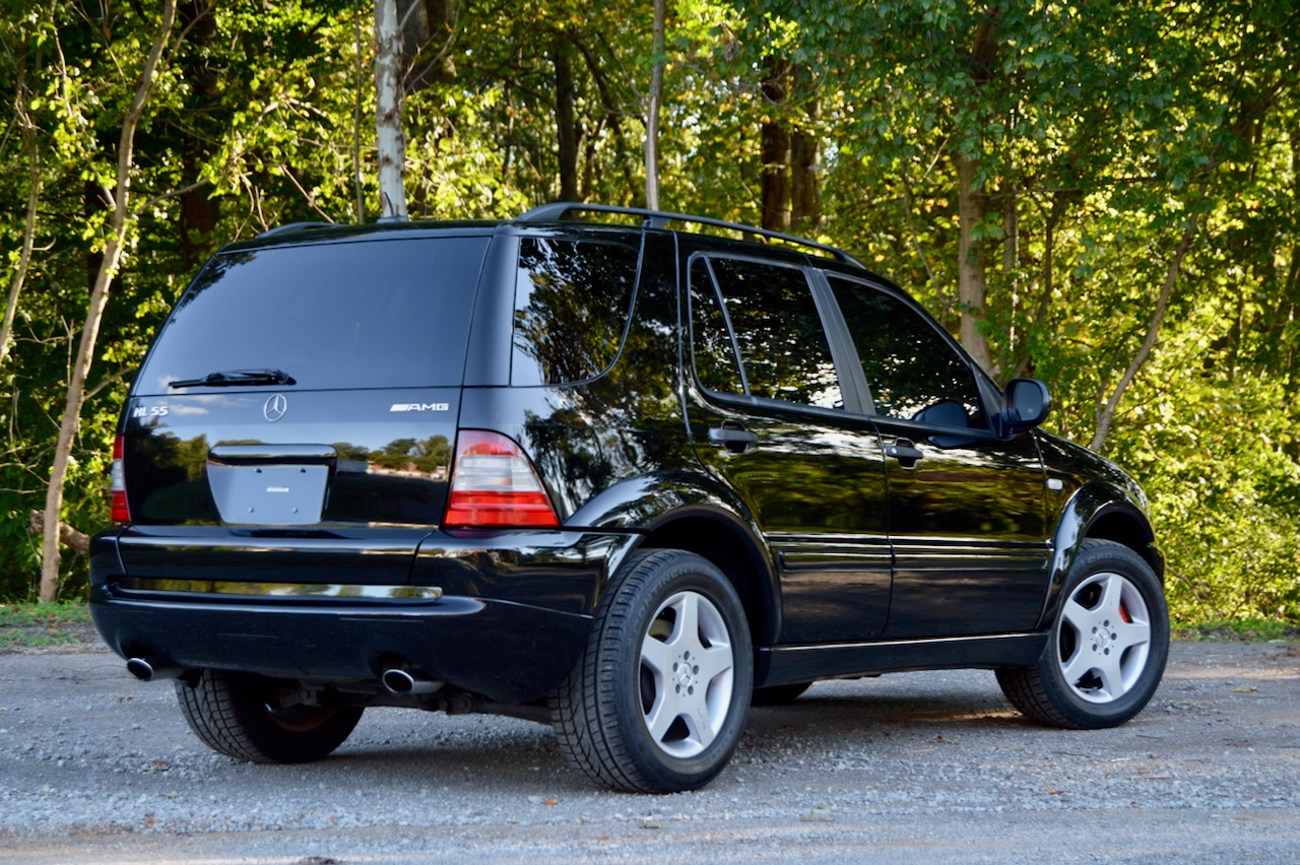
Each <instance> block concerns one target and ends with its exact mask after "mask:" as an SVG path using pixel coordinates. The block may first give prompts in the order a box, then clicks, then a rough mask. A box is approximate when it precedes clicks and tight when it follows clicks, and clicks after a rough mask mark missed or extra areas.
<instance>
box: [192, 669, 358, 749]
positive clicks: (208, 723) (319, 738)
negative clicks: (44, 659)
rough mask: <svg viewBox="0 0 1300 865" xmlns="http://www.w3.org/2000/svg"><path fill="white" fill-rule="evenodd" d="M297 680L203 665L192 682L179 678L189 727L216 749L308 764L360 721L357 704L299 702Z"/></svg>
mask: <svg viewBox="0 0 1300 865" xmlns="http://www.w3.org/2000/svg"><path fill="white" fill-rule="evenodd" d="M297 694H298V685H297V683H296V682H289V681H282V680H277V679H267V678H263V677H261V676H254V675H251V674H248V673H233V672H229V671H226V670H204V671H203V672H202V673H201V674H200V675H199V678H198V681H197V682H196V683H195V684H194V686H193V687H191V686H190V685H188V684H186V683H185V682H181V681H177V682H176V696H177V699H178V700H179V701H180V704H181V712H182V713H183V714H184V715H185V720H186V721H188V722H189V725H190V729H191V730H193V731H194V735H196V736H198V737H199V738H200V739H202V740H203V742H204V743H205V744H206V745H207V746H208V747H210V748H211V749H212V750H214V751H216V752H218V753H220V754H225V755H227V756H230V757H234V758H236V759H239V760H247V761H249V762H252V763H308V762H311V761H312V760H319V759H321V758H322V757H325V756H326V755H328V754H329V753H330V752H331V751H333V750H334V749H335V748H337V747H338V746H339V745H342V744H343V742H344V740H346V739H347V737H348V735H349V734H351V732H352V730H353V728H354V727H356V725H357V721H359V720H361V712H362V711H363V710H362V709H361V708H360V707H358V706H344V705H331V706H307V705H303V704H301V703H297V702H295V701H296V697H297Z"/></svg>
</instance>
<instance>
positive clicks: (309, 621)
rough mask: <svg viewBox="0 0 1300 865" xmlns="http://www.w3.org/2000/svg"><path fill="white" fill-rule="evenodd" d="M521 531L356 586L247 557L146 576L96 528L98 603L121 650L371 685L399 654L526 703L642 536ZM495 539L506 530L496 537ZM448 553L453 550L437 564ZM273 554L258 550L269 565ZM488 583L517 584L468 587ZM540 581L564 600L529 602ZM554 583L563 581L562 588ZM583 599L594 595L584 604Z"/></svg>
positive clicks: (571, 655)
mask: <svg viewBox="0 0 1300 865" xmlns="http://www.w3.org/2000/svg"><path fill="white" fill-rule="evenodd" d="M521 534H522V533H516V534H512V535H501V536H495V537H488V536H484V537H479V538H474V539H448V538H443V539H441V540H442V543H441V544H440V548H439V549H438V550H437V551H436V552H435V551H433V550H429V551H424V550H422V551H421V554H420V555H419V556H417V563H416V565H415V567H414V568H413V570H414V572H415V574H416V579H415V582H414V583H410V584H406V585H402V586H378V585H365V586H348V585H346V582H347V578H348V575H347V574H339V575H335V583H334V584H326V583H318V584H303V583H297V584H292V585H291V584H287V583H286V584H275V583H268V582H265V581H264V580H265V577H264V576H262V577H261V580H263V581H259V582H257V583H243V584H241V583H240V581H239V580H240V576H241V574H240V570H239V569H238V568H237V567H228V568H225V569H223V570H224V571H225V572H224V573H223V574H222V577H223V578H224V579H223V580H222V581H219V582H217V581H213V582H205V581H203V580H195V579H193V578H189V577H187V576H186V575H183V574H177V576H176V577H174V578H164V577H162V576H161V575H160V574H158V573H157V571H156V570H154V572H153V573H151V574H150V576H149V577H147V578H141V577H136V576H134V575H130V574H127V573H126V569H125V568H124V567H122V565H121V562H122V559H121V557H120V556H119V555H117V550H116V549H115V547H116V546H117V541H116V537H114V534H113V532H106V533H103V534H101V535H99V536H97V537H96V538H95V539H94V549H93V550H92V567H91V598H90V610H91V615H92V617H93V619H94V621H95V624H96V626H97V627H98V628H99V631H100V633H101V634H102V635H103V637H104V639H105V641H106V642H107V643H108V645H109V646H110V647H111V648H112V649H113V650H114V651H115V652H117V653H118V654H119V655H121V656H122V657H124V658H129V657H156V658H160V659H165V660H166V661H167V662H168V663H169V664H170V665H174V666H178V667H182V668H188V669H197V668H204V667H212V668H219V669H229V670H240V671H245V672H253V673H260V674H263V675H268V676H278V677H289V678H299V679H306V680H312V681H317V682H337V683H340V684H344V683H346V684H347V685H349V686H351V687H357V686H360V687H373V688H374V689H375V690H378V689H379V688H380V684H379V676H380V674H381V673H382V672H383V670H384V669H386V668H388V667H390V666H393V665H394V664H396V663H400V664H403V665H406V666H408V667H412V668H415V669H418V670H420V671H422V672H423V673H425V674H426V675H428V676H429V677H430V678H433V679H438V680H442V681H445V682H447V683H449V684H451V685H454V686H456V687H459V688H463V689H465V690H467V691H472V692H474V693H478V694H482V695H484V696H486V697H488V698H489V699H491V700H493V701H496V702H499V703H506V704H522V703H528V702H531V701H533V700H537V699H539V698H541V697H544V696H545V695H546V694H548V693H550V692H551V691H553V690H554V689H555V688H556V687H557V686H558V685H559V684H560V683H561V682H562V681H563V680H564V677H565V676H567V675H568V673H569V671H570V670H571V669H572V668H573V665H574V663H576V661H577V659H578V656H579V655H580V654H581V652H582V650H583V648H584V647H585V645H586V642H587V636H588V633H589V631H590V628H591V621H592V616H591V609H590V607H587V604H588V603H594V598H596V597H597V596H598V592H599V587H600V585H601V584H603V582H604V581H605V580H606V578H607V576H608V574H609V573H610V571H611V570H612V569H613V567H615V566H616V565H617V562H618V561H619V560H620V559H621V558H622V555H623V554H625V553H626V552H627V550H628V549H629V548H630V547H631V546H632V545H633V544H634V543H635V540H636V538H635V536H634V535H624V534H618V535H614V534H599V535H596V534H592V533H580V532H548V533H535V534H532V535H531V536H530V537H529V538H528V540H530V541H531V543H530V544H523V545H521V544H519V543H518V541H520V540H521V537H520V535H521ZM493 540H496V541H501V540H506V541H508V542H509V543H508V545H507V546H502V547H500V548H494V547H492V546H491V544H492V542H493ZM453 542H454V543H453ZM471 543H472V544H473V545H474V550H473V551H472V553H471V552H469V551H467V549H466V545H467V544H471ZM449 545H454V546H455V547H457V550H456V551H455V553H450V551H449V550H448V546H449ZM449 553H450V557H451V561H447V562H445V563H444V564H443V566H442V567H438V566H437V564H438V563H439V561H440V560H442V559H443V557H444V556H448V555H449ZM439 554H441V555H439ZM278 555H280V556H285V557H289V556H291V555H292V554H291V553H290V552H288V551H285V552H281V553H279V554H278ZM159 564H161V562H159ZM264 564H265V563H264V562H259V563H258V568H257V570H258V572H259V574H264V573H265V568H264ZM421 564H423V565H425V566H433V567H426V568H422V567H421ZM444 570H450V571H454V573H455V574H456V576H457V577H459V579H458V580H454V581H453V580H448V584H449V585H448V588H450V589H452V591H453V592H455V591H460V592H461V593H452V592H447V591H446V589H444V592H446V593H443V594H441V596H440V597H439V596H438V592H437V588H439V587H437V586H434V585H431V584H430V581H429V580H427V579H423V578H421V577H420V574H421V573H422V572H423V571H432V572H434V573H436V572H438V571H444ZM444 576H448V577H450V576H451V574H450V573H445V574H444ZM471 577H476V578H473V579H471ZM453 582H454V583H456V585H454V586H453V585H451V583H453ZM241 585H247V586H248V589H247V591H246V592H245V591H242V590H241ZM486 586H492V587H497V588H500V589H502V591H501V592H499V594H508V595H514V597H504V598H503V597H484V596H478V595H474V594H468V593H464V589H466V588H471V587H486ZM530 586H531V587H533V588H535V589H541V590H542V591H539V592H538V593H537V597H539V598H543V599H545V601H550V602H552V603H554V602H555V601H556V600H559V598H560V597H564V598H565V600H566V601H567V603H563V604H562V605H554V606H551V605H546V604H544V603H536V604H535V603H527V602H524V601H521V600H520V598H519V596H520V595H523V594H526V593H527V592H526V590H527V588H528V587H530ZM544 586H549V587H550V588H551V591H550V592H547V591H545V589H544V588H543V587H544ZM557 586H563V587H565V588H564V590H563V591H559V592H557V591H556V587H557ZM507 587H508V588H507ZM577 598H582V599H583V600H584V601H586V603H576V604H575V603H574V601H575V600H576V599H577ZM587 599H591V600H587ZM557 607H560V608H557ZM584 607H586V608H585V609H584Z"/></svg>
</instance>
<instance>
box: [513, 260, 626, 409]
mask: <svg viewBox="0 0 1300 865" xmlns="http://www.w3.org/2000/svg"><path fill="white" fill-rule="evenodd" d="M638 257H639V251H638V250H637V249H636V248H634V247H631V246H628V245H626V244H623V243H611V242H606V241H591V240H556V239H553V238H539V237H526V238H524V239H523V240H522V241H520V244H519V269H518V276H517V279H516V283H515V328H514V361H513V363H512V365H511V374H510V379H511V383H512V384H514V385H516V386H526V385H538V384H569V383H573V382H580V381H586V380H587V379H591V378H595V377H596V376H598V375H600V374H601V373H602V372H604V371H605V370H606V369H608V368H609V366H610V364H612V363H613V362H614V358H615V356H616V355H617V354H618V349H619V346H620V345H621V343H622V340H623V333H624V331H625V330H626V328H627V321H628V316H629V314H630V313H631V307H632V292H633V288H634V287H635V286H636V272H637V259H638Z"/></svg>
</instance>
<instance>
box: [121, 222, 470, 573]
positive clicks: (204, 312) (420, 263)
mask: <svg viewBox="0 0 1300 865" xmlns="http://www.w3.org/2000/svg"><path fill="white" fill-rule="evenodd" d="M490 241H491V238H490V235H489V234H488V233H486V232H484V231H478V232H469V233H466V234H463V235H454V234H448V235H439V236H432V237H431V236H424V237H411V238H404V237H397V238H393V239H389V238H381V237H376V236H371V237H367V238H366V239H364V240H350V241H343V242H329V243H308V244H303V245H297V246H284V247H275V246H272V247H263V248H246V249H243V250H237V251H234V252H227V253H223V254H219V255H218V256H216V257H215V258H214V259H213V260H212V261H211V262H210V263H209V264H208V265H207V266H206V267H205V268H204V270H203V271H202V272H201V273H200V274H199V276H198V277H197V278H196V279H195V281H194V283H193V284H192V285H191V286H190V288H189V289H188V290H187V291H186V293H185V294H184V295H183V296H182V298H181V300H180V301H179V302H178V304H177V306H176V309H175V310H174V311H173V314H172V316H171V318H170V319H169V320H168V322H167V324H166V325H165V326H164V327H163V329H162V330H161V331H160V333H159V335H158V337H157V339H156V341H155V345H154V347H153V349H152V350H151V352H150V354H149V356H148V358H147V359H146V362H145V364H144V366H143V367H142V368H141V371H140V373H139V376H138V377H137V381H136V384H135V387H134V389H133V394H132V397H131V401H130V403H129V405H128V408H127V412H126V419H125V422H124V430H123V434H124V442H123V443H124V453H123V462H124V470H125V477H126V489H127V498H128V502H129V504H130V508H131V515H132V518H133V519H132V523H131V525H130V526H128V527H127V528H126V529H125V530H124V531H123V533H122V535H121V544H120V547H121V554H122V559H123V563H124V565H125V568H126V571H127V573H128V575H129V577H131V578H134V579H148V580H156V579H168V580H173V581H177V583H178V585H177V586H174V587H175V588H183V587H184V585H183V584H184V581H186V580H200V581H202V580H249V581H266V582H277V583H286V582H288V583H297V584H301V585H303V586H306V587H310V586H311V585H315V584H338V583H344V584H385V585H399V584H402V583H404V582H406V581H407V579H408V578H409V572H410V566H411V561H412V557H413V555H414V551H415V548H416V547H417V545H418V544H419V541H420V540H421V539H422V538H423V537H425V536H426V535H427V534H428V533H429V532H430V531H431V530H432V529H433V528H435V527H436V525H437V524H438V522H439V521H440V520H441V518H442V513H443V509H444V507H445V504H446V486H447V475H448V471H449V468H450V461H451V453H452V447H453V446H454V443H455V441H454V440H455V433H456V423H457V415H458V412H459V407H460V384H461V380H462V377H463V373H464V367H465V349H466V342H467V338H468V334H469V329H470V319H471V314H472V310H473V304H474V297H475V292H476V290H477V285H478V281H479V273H480V271H481V269H482V267H483V263H484V259H485V256H486V255H487V251H488V247H489V244H490ZM252 553H260V555H254V554H252ZM304 591H308V592H310V589H309V588H308V589H305V590H304Z"/></svg>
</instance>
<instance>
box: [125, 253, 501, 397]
mask: <svg viewBox="0 0 1300 865" xmlns="http://www.w3.org/2000/svg"><path fill="white" fill-rule="evenodd" d="M487 245H488V238H486V237H446V238H433V239H429V238H422V239H402V240H371V241H367V242H365V243H340V244H331V245H319V246H300V247H286V248H281V249H261V250H255V251H249V252H237V253H229V254H225V255H218V256H216V257H215V258H213V259H212V261H210V262H209V263H208V265H207V266H206V267H205V268H204V269H203V271H202V272H201V273H200V274H199V276H198V278H197V279H196V280H195V282H194V284H193V285H191V286H190V288H189V289H188V290H187V291H186V292H185V294H184V295H183V296H182V297H181V299H180V301H179V303H177V305H176V309H175V311H173V313H172V317H171V319H170V320H169V321H168V323H167V324H166V325H165V326H164V328H163V329H162V331H161V332H160V333H159V335H158V339H157V341H156V344H155V346H154V350H153V352H152V353H151V354H150V355H149V358H148V360H147V361H146V363H145V366H144V368H143V369H142V370H141V371H140V376H139V380H138V386H137V388H138V392H140V393H167V391H168V389H167V383H168V382H171V381H178V380H182V379H195V378H203V377H204V376H206V375H208V374H209V373H212V372H229V371H231V370H242V369H279V370H283V371H284V372H285V373H287V374H288V375H290V376H292V377H293V378H294V379H295V380H296V382H297V384H296V385H295V387H297V388H300V389H313V388H325V389H330V388H363V387H364V388H380V387H426V386H435V385H458V384H460V381H461V376H462V373H463V372H464V366H465V341H466V339H467V337H468V334H469V314H470V309H471V308H472V307H473V304H474V292H475V289H476V286H477V284H478V275H479V270H480V268H481V266H482V263H483V256H484V253H485V252H486V250H487Z"/></svg>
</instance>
